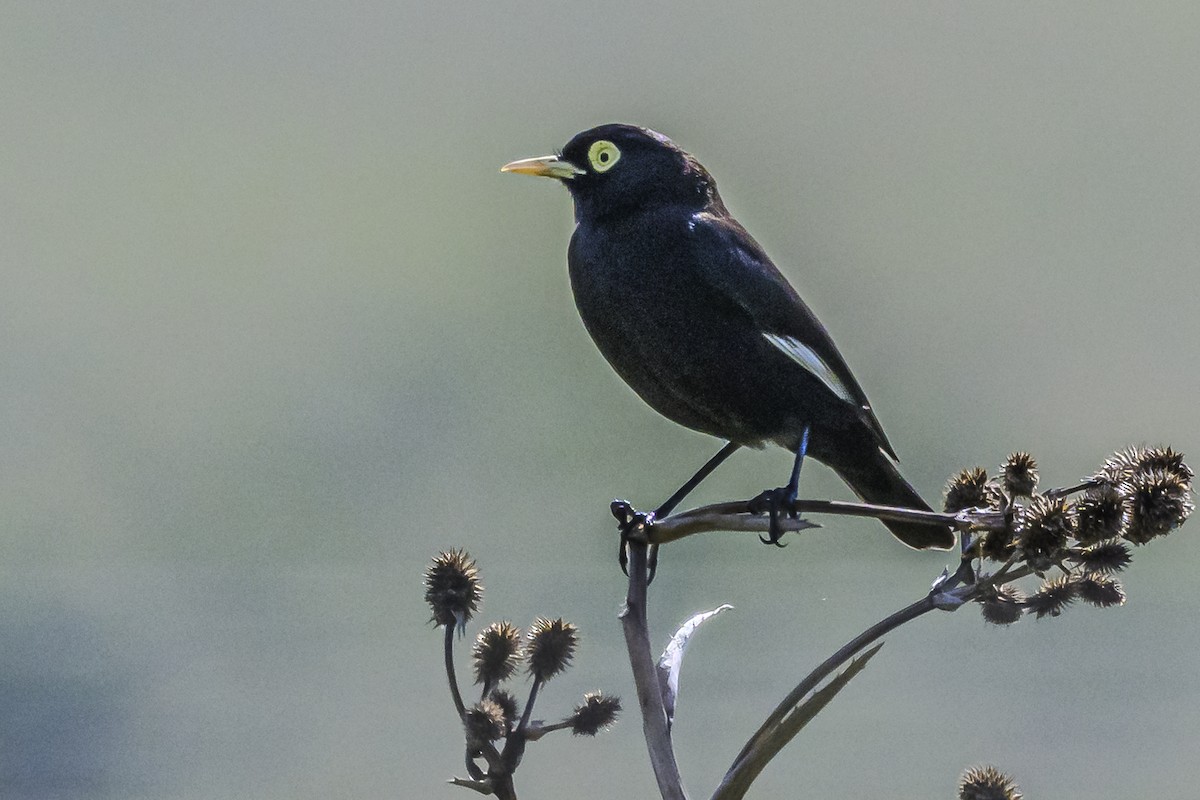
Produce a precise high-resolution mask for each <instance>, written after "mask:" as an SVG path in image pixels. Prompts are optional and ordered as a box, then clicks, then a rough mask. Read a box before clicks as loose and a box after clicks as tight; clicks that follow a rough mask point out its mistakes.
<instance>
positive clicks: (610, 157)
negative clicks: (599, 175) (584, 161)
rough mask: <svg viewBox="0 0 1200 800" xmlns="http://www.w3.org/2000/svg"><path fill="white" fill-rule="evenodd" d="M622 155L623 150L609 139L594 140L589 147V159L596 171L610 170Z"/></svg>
mask: <svg viewBox="0 0 1200 800" xmlns="http://www.w3.org/2000/svg"><path fill="white" fill-rule="evenodd" d="M620 157H621V151H620V150H618V149H617V146H616V145H615V144H613V143H612V142H610V141H608V140H607V139H601V140H600V141H598V142H594V143H593V144H592V146H591V147H589V148H588V161H589V162H591V165H592V169H594V170H596V172H608V171H609V170H610V169H612V167H613V164H616V163H617V159H618V158H620Z"/></svg>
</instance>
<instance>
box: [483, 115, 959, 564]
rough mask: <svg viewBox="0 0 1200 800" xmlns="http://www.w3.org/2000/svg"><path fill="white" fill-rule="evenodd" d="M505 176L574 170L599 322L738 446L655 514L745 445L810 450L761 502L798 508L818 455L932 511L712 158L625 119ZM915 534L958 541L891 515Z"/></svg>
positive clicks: (571, 254)
mask: <svg viewBox="0 0 1200 800" xmlns="http://www.w3.org/2000/svg"><path fill="white" fill-rule="evenodd" d="M501 171H502V172H509V173H516V174H525V175H534V176H541V177H547V178H553V179H556V180H558V181H560V182H561V183H562V184H563V185H564V186H565V187H566V189H567V191H568V192H569V193H570V195H571V198H572V200H573V201H574V209H575V229H574V232H573V233H572V235H571V239H570V244H569V246H568V249H567V264H568V273H569V276H570V283H571V289H572V292H573V294H574V297H575V305H576V307H577V309H578V311H579V315H580V317H581V318H582V320H583V324H584V327H585V328H586V329H587V331H588V333H589V334H590V335H591V337H592V339H593V340H594V341H595V344H596V346H597V347H598V348H599V350H600V352H601V354H603V356H604V358H605V359H606V360H607V361H608V363H609V364H610V365H611V366H612V368H613V370H614V371H615V372H616V373H617V374H618V375H619V376H620V377H621V378H622V379H623V380H624V381H625V383H627V384H628V385H629V386H630V388H632V389H633V391H634V392H635V393H636V394H637V395H638V396H639V397H641V399H642V400H644V401H645V402H646V403H647V404H648V405H649V406H650V407H651V408H653V409H654V410H655V411H657V412H659V413H660V414H662V415H663V416H665V417H667V418H668V419H670V420H672V421H674V422H676V423H678V424H680V425H682V426H684V427H686V428H690V429H692V430H695V431H700V432H702V433H706V434H709V435H711V436H714V437H717V438H718V439H722V440H724V441H725V442H726V444H725V445H724V446H723V447H722V448H721V450H720V451H719V452H718V453H717V454H716V455H715V456H713V457H712V459H710V460H709V461H708V462H707V463H706V464H705V465H704V466H703V467H702V468H701V469H700V470H699V471H698V472H697V473H696V474H695V475H694V476H693V477H692V478H691V479H690V480H689V481H688V482H687V483H685V484H684V485H683V486H682V487H680V489H679V491H677V492H676V493H675V494H674V495H672V497H671V499H670V500H668V501H667V502H666V503H664V504H663V505H662V506H660V507H659V508H658V509H657V510H656V511H655V512H654V514H653V516H657V517H662V516H665V514H667V513H670V510H671V509H673V508H674V506H675V505H676V504H678V502H680V501H681V500H682V499H683V497H684V496H685V495H686V494H687V493H688V492H690V491H691V490H692V489H694V488H695V486H696V485H698V484H699V483H700V482H701V481H702V480H704V478H705V477H707V475H708V474H709V473H711V472H712V470H714V469H716V467H717V466H718V465H719V464H720V463H721V462H723V461H724V460H725V459H726V458H728V456H729V455H731V454H732V453H733V452H734V451H736V450H737V449H739V448H741V447H755V448H761V447H764V446H766V445H770V444H775V445H779V446H781V447H784V448H786V449H788V450H790V451H792V452H793V453H795V454H796V457H795V460H794V462H793V468H792V474H791V477H790V480H789V481H788V483H787V485H785V486H783V487H780V488H778V489H770V490H766V491H764V492H763V493H762V494H761V495H759V496H758V497H757V498H755V499H754V500H752V501H751V503H750V510H751V511H754V512H757V513H770V527H769V537H768V538H765V539H764V541H765V542H768V543H772V544H777V545H778V544H780V541H779V539H780V537H781V536H782V533H783V532H782V530H781V527H782V526H781V525H780V523H779V519H780V518H781V516H782V514H783V513H788V514H790V515H792V516H794V513H795V512H794V510H792V509H793V504H794V503H795V501H796V498H797V493H798V482H799V475H800V468H801V464H802V463H803V461H804V459H805V457H806V456H810V457H812V458H815V459H816V460H817V461H819V462H821V463H823V464H825V465H826V466H828V467H830V468H831V469H832V470H833V471H834V472H835V473H836V474H837V475H838V476H839V477H840V478H841V479H842V480H843V481H845V483H846V484H847V485H848V486H849V487H850V489H852V490H853V491H854V492H855V494H857V495H858V496H859V497H860V498H861V499H863V500H864V501H866V502H869V503H874V504H880V505H887V506H899V507H903V508H910V509H919V510H925V511H927V510H929V506H928V505H927V504H926V503H925V501H924V500H923V499H922V498H921V496H920V494H918V493H917V491H916V490H915V489H914V488H913V487H912V486H911V485H910V484H909V483H908V481H906V480H905V479H904V478H903V476H902V475H901V474H900V472H899V470H898V468H897V466H896V462H897V460H898V458H897V456H896V453H895V450H894V449H893V448H892V445H891V444H890V443H889V441H888V439H887V436H886V435H885V434H884V431H883V426H882V425H881V424H880V422H879V419H878V418H877V417H876V416H875V412H874V410H873V409H872V408H871V404H870V403H869V402H868V400H867V396H866V394H865V393H864V392H863V390H862V387H861V386H859V383H858V381H857V380H856V379H855V377H854V375H853V374H852V373H851V371H850V368H849V367H848V366H847V364H846V360H845V359H844V358H843V357H842V355H841V353H840V352H838V349H837V347H836V346H835V345H834V343H833V339H832V338H831V336H830V334H829V332H828V331H827V330H826V329H825V327H824V326H823V325H822V324H821V323H820V321H818V319H817V317H816V315H815V314H813V312H812V311H811V310H810V309H809V307H808V306H807V305H806V304H805V302H804V301H803V300H802V299H801V298H800V295H799V294H798V293H797V292H796V290H795V289H794V288H793V287H792V285H791V284H790V283H789V282H788V281H787V279H786V278H785V277H784V276H783V274H782V273H781V272H780V271H779V269H778V268H777V267H776V266H775V264H774V263H773V262H772V261H771V259H770V258H769V257H768V256H767V253H766V252H765V251H764V250H763V248H762V247H761V246H760V245H759V244H758V242H756V241H755V240H754V238H753V237H752V236H751V235H750V234H749V233H748V232H747V231H746V229H745V228H744V227H742V225H741V223H739V222H738V221H737V220H736V219H734V217H733V215H732V214H730V212H729V210H728V209H727V208H726V207H725V204H724V202H722V200H721V196H720V195H719V194H718V192H717V186H716V182H715V181H714V180H713V177H712V175H710V174H709V172H708V170H706V169H705V168H704V167H703V166H702V165H701V164H700V162H699V161H697V160H696V159H695V158H694V157H693V156H691V155H690V154H688V153H687V152H685V151H684V150H683V149H682V148H680V147H679V146H678V145H676V144H675V143H674V142H673V141H672V140H670V139H669V138H667V137H666V136H664V135H662V134H660V133H657V132H655V131H652V130H650V129H648V128H642V127H638V126H635V125H626V124H621V123H612V124H607V125H601V126H598V127H594V128H591V129H589V130H586V131H583V132H582V133H579V134H577V135H575V136H574V137H573V138H572V139H571V140H570V141H569V142H568V143H567V144H566V146H564V147H563V148H562V150H561V151H559V152H558V153H556V154H554V155H550V156H539V157H536V158H524V159H520V160H518V161H513V162H510V163H508V164H505V165H504V166H503V167H501ZM882 522H883V524H884V525H886V526H887V528H888V530H889V531H891V533H892V534H893V535H894V536H895V537H896V538H897V539H899V540H900V541H901V542H903V543H904V544H906V545H908V546H909V547H912V548H917V549H943V550H944V549H949V548H950V547H952V546H953V545H954V542H955V538H954V533H953V531H952V530H951V529H950V527H948V526H946V525H941V524H927V523H920V522H912V521H901V520H893V519H884V520H882Z"/></svg>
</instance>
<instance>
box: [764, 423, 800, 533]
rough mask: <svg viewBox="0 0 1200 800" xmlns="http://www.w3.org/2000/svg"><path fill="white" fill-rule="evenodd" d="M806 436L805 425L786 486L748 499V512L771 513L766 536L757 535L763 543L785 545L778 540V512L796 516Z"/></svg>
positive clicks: (779, 529) (781, 531)
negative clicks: (768, 530)
mask: <svg viewBox="0 0 1200 800" xmlns="http://www.w3.org/2000/svg"><path fill="white" fill-rule="evenodd" d="M808 436H809V426H807V425H805V426H804V432H803V433H801V434H800V446H799V447H797V448H796V460H795V461H794V462H793V463H792V477H791V478H789V479H788V483H787V486H781V487H780V488H778V489H767V490H766V491H765V492H763V493H762V494H760V495H759V496H758V497H756V498H754V499H753V500H751V501H750V504H749V506H750V513H752V514H761V513H762V512H763V511H766V512H767V513H769V514H770V515H771V523H770V532H769V534H768V536H767V538H765V539H764V538H763V537H761V536H759V537H758V539H759V541H760V542H762V543H763V544H773V545H775V546H776V547H784V546H785V545H784V544H783V543H782V542H780V541H779V540H780V539H781V538H782V537H783V534H784V531H783V530H782V529H781V528H780V526H779V513H780V512H781V511H786V513H787V515H788V516H789V517H792V518H793V519H795V517H796V511H795V504H796V498H797V497H798V496H799V493H800V468H801V467H802V466H804V456H805V454H806V453H808Z"/></svg>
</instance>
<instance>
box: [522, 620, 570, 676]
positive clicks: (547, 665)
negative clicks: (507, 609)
mask: <svg viewBox="0 0 1200 800" xmlns="http://www.w3.org/2000/svg"><path fill="white" fill-rule="evenodd" d="M578 643H579V635H578V633H577V630H576V628H575V626H574V625H572V624H571V623H569V622H566V621H564V620H563V619H562V618H561V617H560V618H559V619H555V620H549V619H546V618H544V617H538V619H537V620H535V621H534V623H533V625H531V626H530V628H529V635H528V640H527V644H526V645H525V659H526V661H527V662H528V664H529V674H530V675H532V676H533V677H534V679H535V680H539V681H548V680H550V679H551V678H553V677H554V676H555V675H557V674H558V673H560V672H562V671H563V670H565V669H566V668H567V667H568V666H570V664H571V658H572V656H574V655H575V646H576V645H577V644H578Z"/></svg>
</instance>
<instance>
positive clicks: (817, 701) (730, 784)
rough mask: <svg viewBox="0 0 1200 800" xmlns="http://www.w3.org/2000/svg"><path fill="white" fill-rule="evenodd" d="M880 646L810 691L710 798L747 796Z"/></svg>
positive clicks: (722, 798) (731, 772)
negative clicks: (773, 761) (747, 792)
mask: <svg viewBox="0 0 1200 800" xmlns="http://www.w3.org/2000/svg"><path fill="white" fill-rule="evenodd" d="M882 647H883V642H880V643H879V644H877V645H875V646H874V647H872V648H871V649H870V650H867V651H866V652H865V653H863V654H862V655H860V656H858V657H857V658H855V659H854V660H853V661H851V662H850V666H848V667H846V669H845V670H843V671H842V672H840V673H839V674H838V675H836V676H835V677H834V678H833V680H831V681H829V683H827V684H825V685H824V686H822V687H821V688H820V689H819V690H817V691H815V692H813V693H812V694H811V695H809V696H808V698H807V699H806V700H805V701H804V702H803V703H801V704H800V705H798V706H797V707H796V708H794V709H792V710H791V711H790V712H788V715H787V716H786V717H784V718H783V719H782V720H780V722H779V727H778V728H777V730H776V731H775V733H774V734H773V735H772V736H771V737H770V739H769V740H768V741H766V742H764V746H763V747H762V748H761V749H759V750H756V751H754V752H753V753H751V754H750V756H749V758H748V760H747V763H746V766H745V769H743V770H741V772H740V773H739V774H737V775H734V773H733V771H732V770H731V771H730V773H729V775H727V776H726V779H725V780H724V781H722V784H721V786H719V787H718V788H717V791H716V793H715V794H714V795H713V798H714V800H717V798H720V799H721V800H738V799H740V798H741V797H743V796H744V795H745V794H746V791H747V790H748V789H749V788H750V784H751V783H753V782H754V779H755V778H757V777H758V774H759V773H760V772H762V770H763V768H764V767H766V765H767V764H768V763H770V761H771V759H773V758H774V757H775V756H777V755H779V751H780V750H782V749H783V748H784V747H786V746H787V744H788V742H790V741H791V740H792V739H794V738H796V734H798V733H800V731H801V730H802V729H803V728H804V726H805V725H807V724H808V723H809V722H811V721H812V719H813V717H815V716H816V715H817V714H819V713H821V710H822V709H824V708H825V706H827V705H829V702H830V701H831V700H833V698H834V697H836V696H837V694H838V692H840V691H841V690H842V689H844V688H845V686H846V684H847V683H849V682H850V681H851V679H853V678H854V676H855V675H857V674H858V673H859V672H862V670H863V668H864V667H865V666H867V662H869V661H870V660H871V658H872V657H873V656H874V655H875V654H876V653H878V652H879V650H880V648H882Z"/></svg>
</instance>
